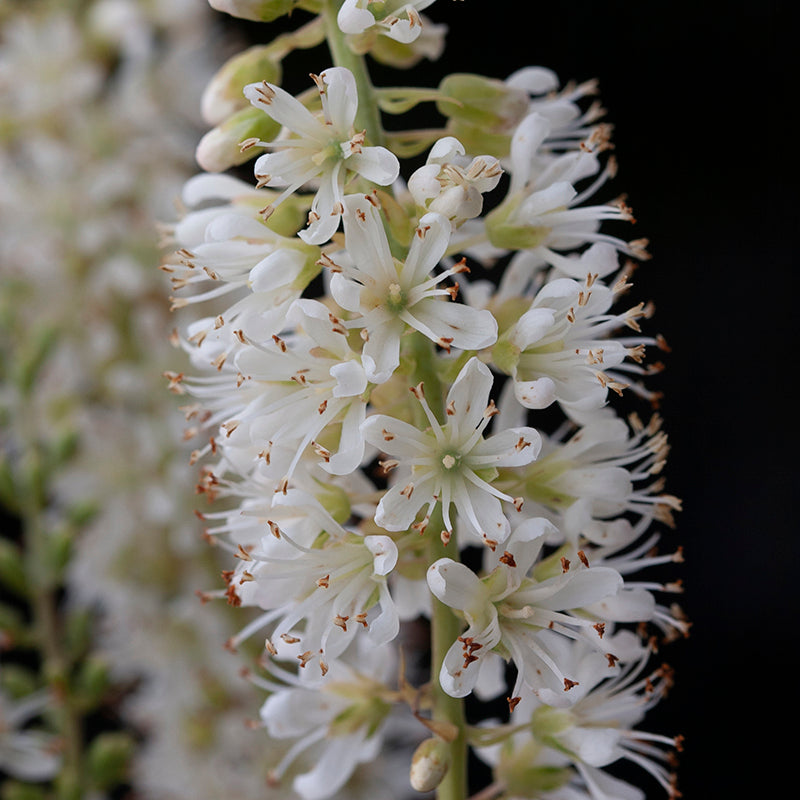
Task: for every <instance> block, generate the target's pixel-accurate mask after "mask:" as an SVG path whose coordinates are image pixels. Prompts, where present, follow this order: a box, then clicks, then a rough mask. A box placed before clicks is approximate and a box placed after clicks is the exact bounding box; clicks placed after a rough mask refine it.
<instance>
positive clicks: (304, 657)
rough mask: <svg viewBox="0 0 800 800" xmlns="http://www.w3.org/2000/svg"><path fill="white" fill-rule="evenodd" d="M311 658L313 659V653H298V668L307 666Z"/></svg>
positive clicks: (308, 651)
mask: <svg viewBox="0 0 800 800" xmlns="http://www.w3.org/2000/svg"><path fill="white" fill-rule="evenodd" d="M312 658H314V653H312V652H311V651H310V650H306V651H305V653H300V655H299V656H297V660H298V661H299V662H300V666H301V667H303V668H304V667H305V666H306V664H308V662H309V661H311V659H312Z"/></svg>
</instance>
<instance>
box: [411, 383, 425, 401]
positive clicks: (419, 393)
mask: <svg viewBox="0 0 800 800" xmlns="http://www.w3.org/2000/svg"><path fill="white" fill-rule="evenodd" d="M408 391H409V392H411V394H413V395H414V397H416V398H417V400H423V399H424V397H425V385H424V384H423V382H422V381H420V382H419V383H418V384H417V385H416V386H409V387H408Z"/></svg>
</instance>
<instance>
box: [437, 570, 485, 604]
mask: <svg viewBox="0 0 800 800" xmlns="http://www.w3.org/2000/svg"><path fill="white" fill-rule="evenodd" d="M426 577H427V580H428V588H429V589H430V590H431V592H433V594H434V595H435V596H436V597H437V598H438V599H439V600H440V601H441V602H442V603H444V604H445V605H448V606H450V608H458V609H461V610H467V609H470V608H473V607H474V608H480V607H481V606H482V605H484V604H485V603H486V602H487V601H488V596H487V591H486V587H485V586H484V584H483V583H481V581H480V580H479V578H478V576H477V575H476V574H475V573H474V572H473V571H472V570H471V569H470V568H469V567H467V566H466V565H465V564H461V563H460V562H458V561H453V559H452V558H440V559H439V560H438V561H434V562H433V564H431V565H430V566H429V567H428V572H427V574H426Z"/></svg>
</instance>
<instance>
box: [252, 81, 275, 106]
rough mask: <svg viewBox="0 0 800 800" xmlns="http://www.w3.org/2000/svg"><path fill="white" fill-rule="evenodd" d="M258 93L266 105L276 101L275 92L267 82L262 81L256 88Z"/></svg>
mask: <svg viewBox="0 0 800 800" xmlns="http://www.w3.org/2000/svg"><path fill="white" fill-rule="evenodd" d="M256 93H257V94H258V96H259V98H260V99H261V101H262V102H263V103H265V104H266V105H269V104H270V103H271V102H272V101H273V100H274V99H275V90H274V89H273V88H272V87H271V86H270V85H269V84H268V83H267V82H266V81H261V84H260V85H259V86H258V87H256Z"/></svg>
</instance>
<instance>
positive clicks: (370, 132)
mask: <svg viewBox="0 0 800 800" xmlns="http://www.w3.org/2000/svg"><path fill="white" fill-rule="evenodd" d="M341 4H342V0H327V2H326V3H325V7H324V10H323V18H324V20H325V31H326V35H327V38H328V47H329V48H330V51H331V56H332V58H333V63H334V64H335V65H336V66H337V67H347V69H349V70H350V72H352V73H353V77H354V78H355V79H356V89H357V90H358V111H357V112H356V119H355V123H354V125H355V127H356V128H357V129H358V130H364V131H366V133H367V140H368V141H369V142H370V144H372V145H383V139H384V133H383V123H382V122H381V113H380V109H379V108H378V100H377V97H376V96H375V89H374V87H373V86H372V81H371V80H370V77H369V70H368V69H367V63H366V60H365V58H364V56H362V55H358V54H357V53H354V52H353V51H352V50H351V49H350V46H349V45H348V44H347V41H346V39H345V34H344V33H342V31H341V30H340V29H339V25H338V24H337V22H336V15H337V14H338V12H339V7H340V6H341Z"/></svg>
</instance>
